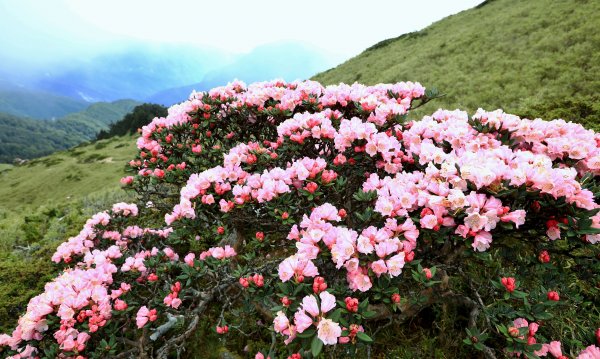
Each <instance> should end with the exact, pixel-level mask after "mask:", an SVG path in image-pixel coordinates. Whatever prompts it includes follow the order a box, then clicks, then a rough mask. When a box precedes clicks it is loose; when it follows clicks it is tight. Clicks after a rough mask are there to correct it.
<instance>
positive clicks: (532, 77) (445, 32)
mask: <svg viewBox="0 0 600 359" xmlns="http://www.w3.org/2000/svg"><path fill="white" fill-rule="evenodd" d="M599 28H600V2H598V1H594V0H576V1H554V0H530V1H522V0H488V1H485V2H483V3H482V4H480V5H479V6H477V7H476V8H474V9H470V10H467V11H463V12H461V13H459V14H456V15H453V16H449V17H447V18H445V19H443V20H441V21H438V22H436V23H434V24H432V25H431V26H429V27H427V28H425V29H423V30H421V31H418V32H413V33H409V34H405V35H402V36H399V37H397V38H394V39H388V40H385V41H382V42H380V43H378V44H375V45H374V46H372V47H370V48H369V49H367V50H365V51H364V52H363V53H361V54H360V55H358V56H356V57H354V58H352V59H350V60H348V61H347V62H345V63H343V64H341V65H339V66H337V67H336V68H334V69H331V70H328V71H326V72H323V73H321V74H318V75H316V76H314V78H313V79H314V80H317V81H320V82H322V83H324V84H337V83H339V82H346V83H353V82H355V81H358V82H361V83H365V84H375V83H379V82H384V83H385V82H397V81H418V82H420V83H422V84H423V85H424V86H425V87H437V88H438V89H439V90H440V92H442V93H444V94H446V96H445V97H443V98H441V99H438V100H436V101H433V102H432V103H430V104H428V105H427V106H426V107H425V108H424V110H423V111H420V112H419V113H420V114H423V113H428V112H432V111H434V110H435V109H437V108H439V107H444V108H448V109H455V108H460V109H465V110H469V111H473V110H476V109H477V108H478V107H483V108H486V109H490V110H491V109H496V108H503V109H504V110H505V111H507V112H511V113H517V114H521V115H526V116H529V117H537V116H540V117H543V118H545V119H548V118H551V117H562V118H564V119H568V120H575V119H581V120H582V121H583V122H587V123H588V124H589V125H590V126H593V127H595V128H596V129H598V128H599V126H598V124H600V76H599V75H600V32H599V31H598V29H599Z"/></svg>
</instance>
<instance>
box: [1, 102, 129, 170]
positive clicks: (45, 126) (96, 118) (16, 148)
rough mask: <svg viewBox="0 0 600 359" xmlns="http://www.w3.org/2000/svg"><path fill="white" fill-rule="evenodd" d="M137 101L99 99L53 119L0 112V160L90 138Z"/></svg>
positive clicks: (29, 155) (27, 156)
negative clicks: (99, 100) (103, 100)
mask: <svg viewBox="0 0 600 359" xmlns="http://www.w3.org/2000/svg"><path fill="white" fill-rule="evenodd" d="M138 104H139V103H138V102H136V101H133V100H119V101H115V102H112V103H106V102H99V103H95V104H92V105H90V106H89V107H88V108H87V109H85V110H83V111H80V112H77V113H73V114H69V115H67V116H65V117H63V118H61V119H59V120H56V121H40V120H34V119H31V118H27V117H18V116H14V115H11V114H6V113H0V163H1V162H5V163H8V162H12V161H13V160H14V159H15V158H21V159H30V158H35V157H40V156H44V155H48V154H50V153H53V152H55V151H58V150H62V149H66V148H69V147H72V146H75V145H77V144H79V143H81V142H83V141H87V140H90V139H93V138H95V137H96V134H98V132H100V131H101V130H106V129H108V127H109V125H110V124H111V123H113V122H116V121H118V120H120V119H121V118H123V117H124V116H125V114H127V113H128V112H130V111H131V110H132V109H133V108H134V107H135V106H137V105H138Z"/></svg>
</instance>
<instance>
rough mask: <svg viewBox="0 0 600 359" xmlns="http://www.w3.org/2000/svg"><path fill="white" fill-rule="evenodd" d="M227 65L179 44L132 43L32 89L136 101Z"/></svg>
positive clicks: (220, 56) (50, 75)
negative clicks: (152, 44)
mask: <svg viewBox="0 0 600 359" xmlns="http://www.w3.org/2000/svg"><path fill="white" fill-rule="evenodd" d="M229 61H230V56H229V55H227V54H225V53H223V52H221V51H218V50H215V49H202V48H195V47H190V46H184V45H156V46H151V45H135V46H130V47H127V48H125V49H122V50H119V51H116V52H113V53H106V54H104V55H101V56H98V57H96V58H93V59H91V60H87V61H74V62H73V63H72V64H69V65H68V66H64V67H62V69H60V70H59V69H58V68H56V67H55V68H54V69H52V70H51V71H47V72H46V73H44V74H43V75H42V76H40V77H39V78H38V79H37V80H36V81H34V82H33V86H34V87H36V88H39V89H42V90H45V91H50V92H53V93H57V94H60V95H63V96H69V97H71V98H75V99H81V100H85V101H90V102H94V101H114V100H116V99H121V98H133V99H137V100H142V99H145V98H147V97H148V96H150V95H152V94H154V93H156V92H158V91H161V90H164V89H166V88H171V87H176V86H181V85H184V84H188V83H193V82H197V81H200V80H201V79H202V78H203V77H204V75H205V74H206V73H207V72H209V71H211V70H214V69H216V68H218V67H220V66H223V64H227V63H228V62H229Z"/></svg>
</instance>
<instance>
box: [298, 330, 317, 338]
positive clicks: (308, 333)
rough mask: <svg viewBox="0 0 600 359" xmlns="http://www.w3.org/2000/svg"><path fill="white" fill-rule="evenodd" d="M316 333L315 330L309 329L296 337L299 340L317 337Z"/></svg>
mask: <svg viewBox="0 0 600 359" xmlns="http://www.w3.org/2000/svg"><path fill="white" fill-rule="evenodd" d="M315 333H316V331H315V330H314V329H307V330H305V331H303V332H302V333H298V334H296V336H297V337H298V338H310V337H312V336H313V335H315Z"/></svg>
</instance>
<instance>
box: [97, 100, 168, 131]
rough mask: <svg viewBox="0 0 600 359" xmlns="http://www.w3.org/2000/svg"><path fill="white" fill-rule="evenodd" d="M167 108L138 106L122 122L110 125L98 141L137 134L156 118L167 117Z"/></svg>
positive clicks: (154, 105)
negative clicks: (139, 129)
mask: <svg viewBox="0 0 600 359" xmlns="http://www.w3.org/2000/svg"><path fill="white" fill-rule="evenodd" d="M166 115H167V108H166V107H164V106H161V105H157V104H152V103H144V104H142V105H139V106H136V107H135V108H134V109H133V111H131V112H130V113H128V114H127V115H125V117H123V119H122V120H120V121H118V122H115V123H113V124H111V125H110V128H109V129H108V130H106V131H105V130H102V131H100V132H99V133H98V136H97V137H96V139H98V140H102V139H105V138H110V137H113V136H124V135H127V134H129V133H135V131H136V130H137V129H138V128H141V127H142V126H145V125H147V124H148V123H150V121H152V119H153V118H155V117H165V116H166Z"/></svg>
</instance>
